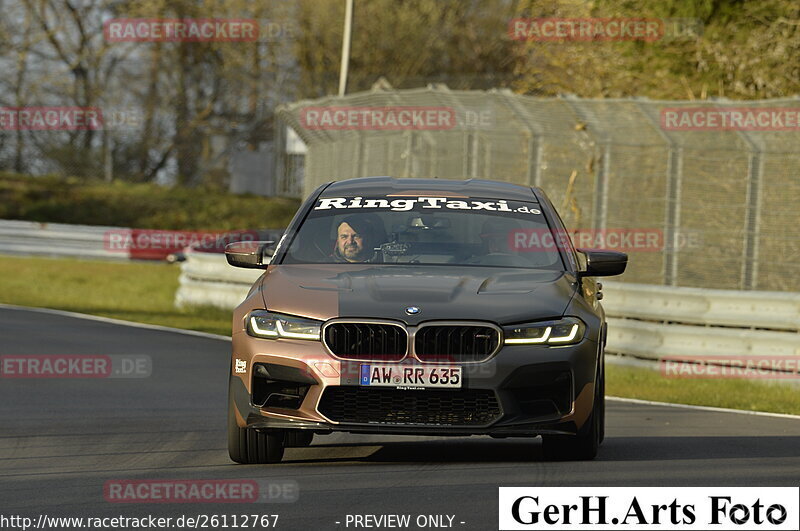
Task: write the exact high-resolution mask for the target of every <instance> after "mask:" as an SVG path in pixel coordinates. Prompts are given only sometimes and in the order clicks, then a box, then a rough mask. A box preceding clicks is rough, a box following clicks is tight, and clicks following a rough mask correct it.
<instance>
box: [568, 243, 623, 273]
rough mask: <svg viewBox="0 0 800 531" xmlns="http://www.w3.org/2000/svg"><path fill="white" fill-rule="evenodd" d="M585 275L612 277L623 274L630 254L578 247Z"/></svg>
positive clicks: (582, 270)
mask: <svg viewBox="0 0 800 531" xmlns="http://www.w3.org/2000/svg"><path fill="white" fill-rule="evenodd" d="M578 253H579V255H578V256H579V257H580V258H583V259H582V260H581V272H580V275H581V276H583V277H611V276H614V275H621V274H622V273H624V272H625V267H626V266H627V265H628V255H627V254H625V253H620V252H618V251H604V250H602V249H578Z"/></svg>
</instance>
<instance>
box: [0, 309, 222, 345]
mask: <svg viewBox="0 0 800 531" xmlns="http://www.w3.org/2000/svg"><path fill="white" fill-rule="evenodd" d="M0 309H3V310H24V311H28V312H39V313H47V314H51V315H63V316H65V317H74V318H76V319H87V320H89V321H100V322H101V323H110V324H116V325H122V326H131V327H133V328H144V329H147V330H160V331H162V332H175V333H177V334H185V335H187V336H197V337H205V338H207V339H221V340H223V341H230V340H231V338H230V337H228V336H221V335H219V334H210V333H208V332H199V331H197V330H184V329H183V328H172V327H171V326H161V325H154V324H147V323H135V322H133V321H125V320H123V319H112V318H111V317H100V316H98V315H89V314H87V313H77V312H68V311H65V310H53V309H51V308H33V307H29V306H15V305H13V304H2V303H0Z"/></svg>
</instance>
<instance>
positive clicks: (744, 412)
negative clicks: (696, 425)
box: [606, 396, 800, 420]
mask: <svg viewBox="0 0 800 531" xmlns="http://www.w3.org/2000/svg"><path fill="white" fill-rule="evenodd" d="M606 399H607V400H613V401H615V402H630V403H632V404H643V405H648V406H667V407H677V408H681V409H697V410H700V411H716V412H717V413H739V414H740V415H756V416H759V417H777V418H781V419H794V420H800V415H789V414H787V413H769V412H767V411H749V410H747V409H730V408H725V407H713V406H694V405H691V404H675V403H673V402H654V401H652V400H639V399H638V398H622V397H619V396H607V397H606Z"/></svg>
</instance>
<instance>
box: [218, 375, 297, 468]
mask: <svg viewBox="0 0 800 531" xmlns="http://www.w3.org/2000/svg"><path fill="white" fill-rule="evenodd" d="M234 407H235V406H234V403H233V396H232V395H231V394H230V391H229V392H228V455H230V457H231V459H232V460H233V461H235V462H236V463H241V464H244V465H256V464H267V463H279V462H280V460H281V459H283V448H284V444H283V438H284V434H283V432H282V431H277V430H276V431H268V432H266V431H258V430H256V429H253V428H240V427H239V426H238V425H237V424H236V416H235V413H234Z"/></svg>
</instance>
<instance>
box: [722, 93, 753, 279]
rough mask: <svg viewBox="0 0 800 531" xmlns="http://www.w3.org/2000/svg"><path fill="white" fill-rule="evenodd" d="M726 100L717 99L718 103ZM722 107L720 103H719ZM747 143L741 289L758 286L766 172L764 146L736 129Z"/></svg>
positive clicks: (744, 132)
mask: <svg viewBox="0 0 800 531" xmlns="http://www.w3.org/2000/svg"><path fill="white" fill-rule="evenodd" d="M720 101H724V100H722V99H719V100H717V103H718V102H720ZM717 106H718V107H720V105H717ZM734 131H735V132H736V134H737V135H739V136H740V137H741V138H742V139H743V140H744V142H745V144H747V146H748V148H749V150H748V155H747V190H746V192H745V202H746V205H745V214H744V227H743V228H744V248H743V251H742V276H741V284H740V286H741V289H743V290H754V289H756V288H757V287H758V248H759V241H758V237H759V232H760V231H761V176H762V174H763V172H764V160H763V158H762V156H761V155H762V151H763V148H762V147H761V146H760V145H759V143H758V142H756V141H755V140H754V139H753V138H752V137H751V136H750V134H749V133H747V132H746V131H742V130H739V129H734Z"/></svg>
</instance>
